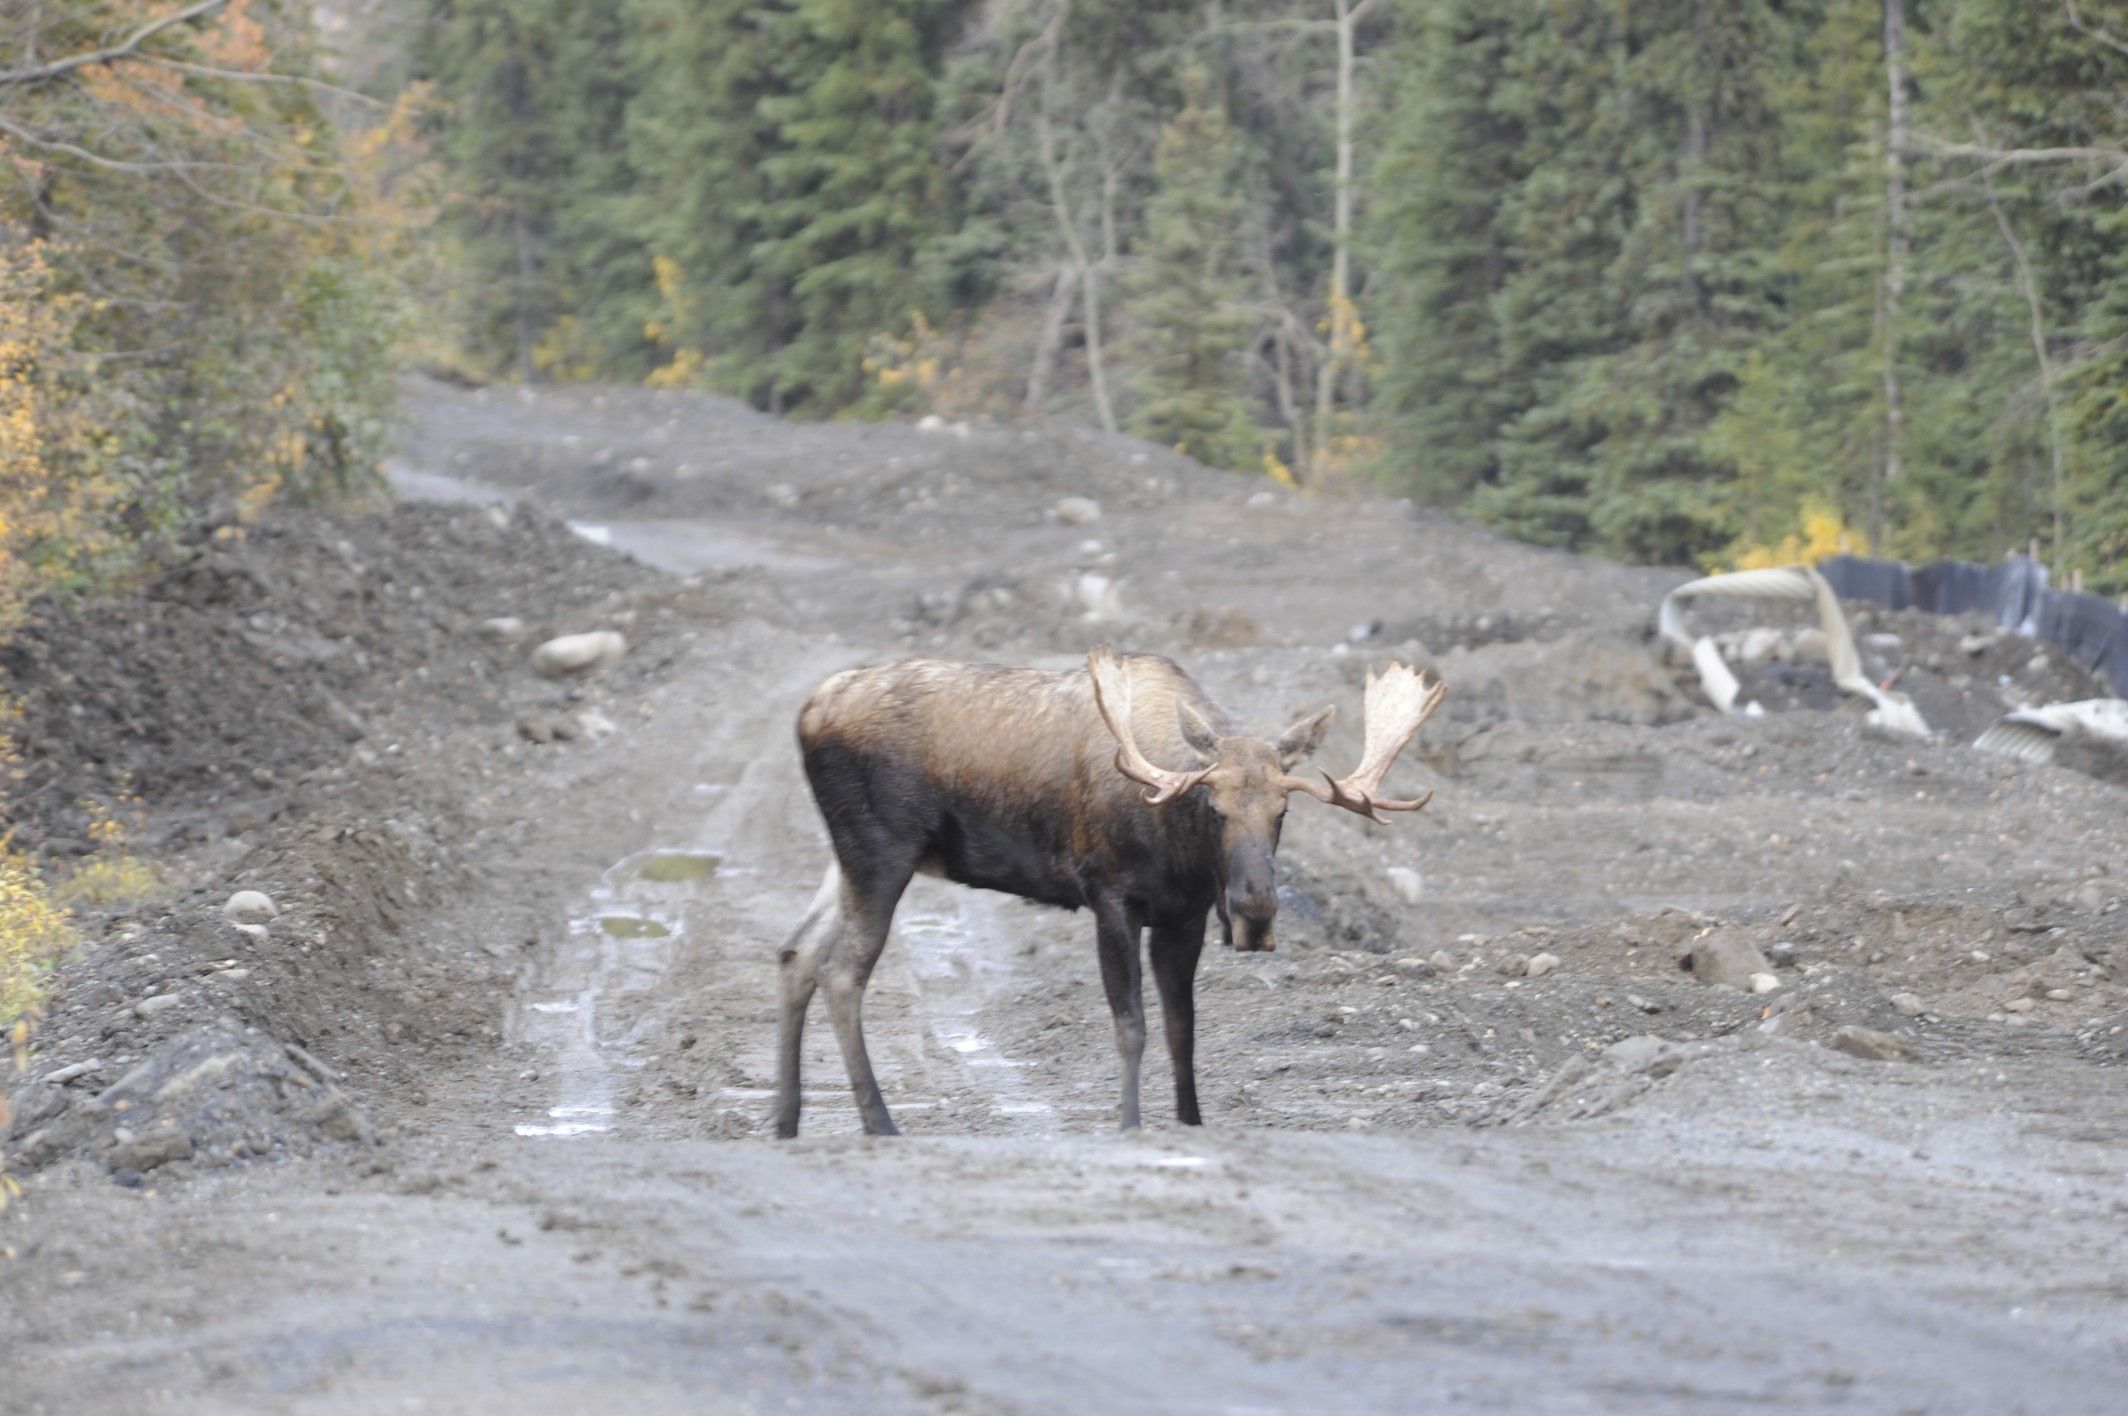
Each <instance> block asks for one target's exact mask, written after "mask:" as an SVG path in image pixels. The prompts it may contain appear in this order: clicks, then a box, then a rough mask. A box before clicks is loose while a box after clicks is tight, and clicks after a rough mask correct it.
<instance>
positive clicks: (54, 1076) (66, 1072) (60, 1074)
mask: <svg viewBox="0 0 2128 1416" xmlns="http://www.w3.org/2000/svg"><path fill="white" fill-rule="evenodd" d="M102 1067H103V1059H102V1058H100V1057H91V1058H90V1059H89V1060H88V1061H86V1062H75V1063H72V1064H70V1065H68V1066H65V1067H54V1068H53V1069H52V1070H51V1071H49V1072H46V1073H45V1074H44V1080H45V1081H47V1082H49V1083H50V1084H51V1085H53V1086H55V1087H63V1086H65V1085H66V1084H67V1083H68V1082H71V1081H73V1080H74V1079H75V1078H76V1077H86V1076H87V1075H89V1073H91V1072H94V1071H98V1070H100V1069H101V1068H102Z"/></svg>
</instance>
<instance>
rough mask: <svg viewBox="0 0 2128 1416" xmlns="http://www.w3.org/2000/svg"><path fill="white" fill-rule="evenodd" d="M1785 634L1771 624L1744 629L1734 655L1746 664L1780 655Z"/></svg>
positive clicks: (1764, 661) (1759, 662)
mask: <svg viewBox="0 0 2128 1416" xmlns="http://www.w3.org/2000/svg"><path fill="white" fill-rule="evenodd" d="M1786 639H1787V636H1786V635H1784V634H1782V633H1781V631H1780V630H1778V629H1775V628H1773V627H1772V626H1771V625H1757V626H1754V627H1753V628H1751V629H1747V630H1745V631H1744V637H1743V640H1742V642H1741V643H1739V644H1738V645H1737V651H1736V657H1737V658H1738V659H1739V660H1741V661H1742V662H1744V663H1746V664H1763V663H1766V662H1767V661H1769V660H1771V659H1775V658H1778V657H1781V656H1782V650H1783V649H1784V648H1785V647H1786V643H1785V641H1786Z"/></svg>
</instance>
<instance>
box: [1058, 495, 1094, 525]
mask: <svg viewBox="0 0 2128 1416" xmlns="http://www.w3.org/2000/svg"><path fill="white" fill-rule="evenodd" d="M1057 516H1058V517H1059V518H1060V519H1061V520H1062V521H1063V522H1064V524H1065V525H1067V526H1091V525H1093V524H1094V523H1095V522H1096V521H1099V520H1100V519H1101V503H1099V502H1097V501H1095V500H1094V499H1093V498H1092V497H1059V498H1057Z"/></svg>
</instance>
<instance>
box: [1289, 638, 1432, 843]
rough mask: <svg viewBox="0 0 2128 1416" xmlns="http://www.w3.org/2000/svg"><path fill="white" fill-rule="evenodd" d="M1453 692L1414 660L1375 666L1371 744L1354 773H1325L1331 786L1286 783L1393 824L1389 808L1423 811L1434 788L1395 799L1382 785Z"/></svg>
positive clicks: (1370, 679)
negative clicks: (1418, 668) (1428, 676)
mask: <svg viewBox="0 0 2128 1416" xmlns="http://www.w3.org/2000/svg"><path fill="white" fill-rule="evenodd" d="M1447 696H1448V686H1447V685H1446V684H1444V683H1440V682H1438V681H1436V682H1434V683H1431V684H1429V683H1428V682H1427V681H1426V676H1425V675H1424V674H1421V673H1416V672H1414V671H1413V670H1412V669H1411V667H1410V666H1409V665H1406V664H1391V665H1390V666H1389V667H1388V668H1387V669H1386V670H1384V671H1383V673H1382V675H1381V676H1380V677H1379V678H1377V677H1376V676H1375V674H1374V672H1373V671H1372V670H1369V671H1368V674H1367V709H1366V733H1367V746H1366V749H1365V750H1364V751H1363V752H1361V754H1360V765H1359V767H1358V768H1357V769H1356V770H1355V771H1354V772H1353V773H1352V775H1350V776H1349V777H1343V778H1339V777H1333V776H1331V775H1330V774H1329V773H1328V772H1325V773H1323V780H1324V781H1325V782H1328V783H1329V784H1330V785H1329V786H1328V787H1321V786H1318V785H1316V784H1315V783H1314V782H1311V781H1308V780H1307V779H1305V778H1302V777H1287V778H1285V779H1284V783H1283V785H1284V786H1285V788H1286V790H1287V791H1289V792H1306V793H1307V794H1308V795H1309V796H1312V797H1314V798H1315V799H1316V800H1317V801H1320V802H1323V803H1325V804H1327V805H1330V806H1342V807H1343V808H1345V810H1347V811H1352V812H1357V813H1358V814H1360V815H1361V816H1364V817H1366V818H1367V819H1368V820H1369V821H1372V822H1374V823H1376V824H1377V825H1381V826H1387V825H1388V824H1389V819H1388V818H1387V817H1385V816H1383V815H1382V813H1383V812H1385V811H1417V810H1418V809H1419V808H1420V807H1422V806H1424V805H1426V803H1427V802H1429V801H1432V800H1433V793H1432V792H1430V791H1429V792H1427V793H1426V795H1424V796H1422V797H1418V798H1416V799H1415V800H1412V801H1391V800H1387V799H1385V798H1382V797H1378V796H1376V795H1375V793H1376V792H1378V791H1380V790H1381V789H1382V778H1383V777H1384V776H1385V775H1386V774H1387V773H1388V771H1389V767H1390V764H1391V763H1393V762H1395V761H1396V759H1397V754H1398V753H1400V752H1402V751H1403V750H1404V746H1405V744H1406V743H1408V742H1410V741H1411V739H1412V737H1413V736H1414V735H1415V734H1416V733H1417V732H1418V730H1419V727H1420V725H1421V724H1423V723H1424V722H1425V721H1426V720H1427V719H1428V718H1430V717H1432V716H1433V710H1434V709H1436V708H1438V707H1440V706H1441V700H1442V699H1443V698H1446V697H1447Z"/></svg>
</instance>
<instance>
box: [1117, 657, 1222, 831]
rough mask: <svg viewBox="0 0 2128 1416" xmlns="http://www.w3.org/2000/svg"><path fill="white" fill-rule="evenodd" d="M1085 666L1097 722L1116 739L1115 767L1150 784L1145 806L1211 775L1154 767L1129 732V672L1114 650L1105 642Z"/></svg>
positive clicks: (1172, 796)
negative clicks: (1090, 675)
mask: <svg viewBox="0 0 2128 1416" xmlns="http://www.w3.org/2000/svg"><path fill="white" fill-rule="evenodd" d="M1086 667H1087V670H1088V672H1090V673H1091V674H1092V675H1093V680H1094V705H1095V706H1096V707H1098V708H1099V709H1100V710H1101V721H1102V722H1104V723H1106V724H1108V730H1109V732H1110V733H1111V734H1113V735H1114V737H1115V739H1116V770H1117V771H1118V772H1121V773H1122V774H1123V775H1124V776H1126V777H1128V778H1130V779H1131V780H1132V781H1134V782H1137V783H1140V784H1141V785H1144V786H1148V787H1151V788H1152V790H1151V791H1150V792H1147V793H1146V795H1145V803H1146V805H1148V806H1159V805H1161V804H1163V803H1165V802H1170V801H1173V800H1174V799H1175V798H1176V797H1178V796H1181V795H1182V794H1183V793H1184V792H1186V791H1188V790H1189V789H1190V788H1191V787H1194V786H1196V785H1197V784H1198V783H1199V782H1202V781H1203V780H1204V779H1205V778H1206V777H1207V776H1209V775H1210V774H1211V771H1212V769H1211V768H1210V767H1203V768H1200V769H1199V770H1197V771H1195V772H1173V771H1170V770H1168V769H1167V768H1165V767H1156V766H1154V765H1153V764H1152V762H1151V761H1149V760H1148V759H1147V758H1146V755H1145V754H1144V753H1143V752H1141V751H1140V750H1139V748H1138V739H1137V738H1136V737H1135V736H1134V735H1133V734H1132V732H1131V683H1130V674H1129V673H1128V672H1126V671H1125V669H1124V667H1123V665H1122V663H1121V662H1120V661H1119V660H1118V659H1117V658H1116V654H1115V651H1114V650H1112V649H1110V648H1109V647H1108V646H1107V645H1106V644H1104V645H1102V646H1101V647H1100V648H1098V649H1096V650H1094V651H1093V653H1091V654H1089V655H1087V656H1086Z"/></svg>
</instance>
